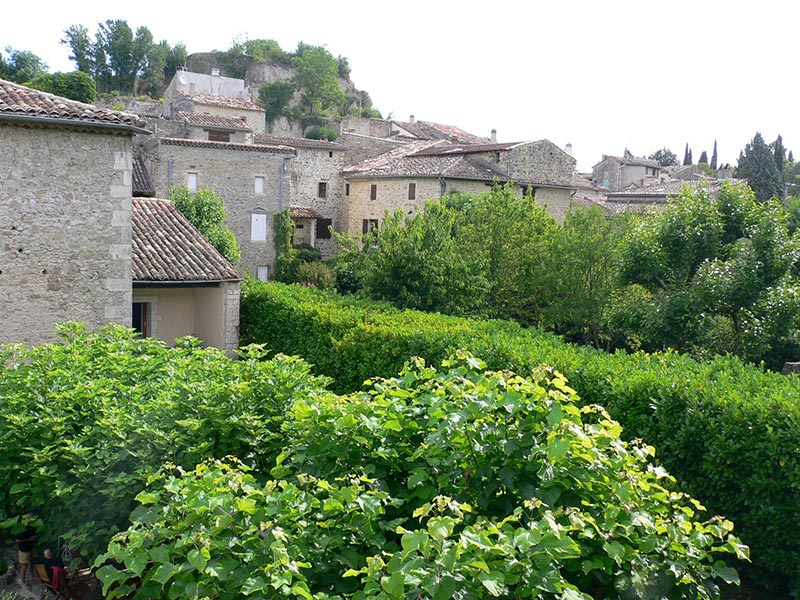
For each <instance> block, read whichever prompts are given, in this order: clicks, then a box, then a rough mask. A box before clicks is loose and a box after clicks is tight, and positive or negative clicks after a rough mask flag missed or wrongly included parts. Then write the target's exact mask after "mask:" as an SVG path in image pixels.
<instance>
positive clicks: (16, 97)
mask: <svg viewBox="0 0 800 600" xmlns="http://www.w3.org/2000/svg"><path fill="white" fill-rule="evenodd" d="M3 117H7V118H12V119H13V118H15V117H33V118H41V119H43V120H44V119H56V120H58V121H63V122H74V123H75V124H83V125H92V126H103V125H105V126H111V127H115V128H116V127H119V126H122V127H130V128H143V127H144V126H145V122H144V120H142V119H141V118H140V117H139V116H137V115H133V114H129V113H125V112H120V111H117V110H109V109H106V108H100V107H98V106H94V105H93V104H85V103H83V102H78V101H76V100H69V99H67V98H62V97H61V96H55V95H53V94H48V93H46V92H41V91H39V90H35V89H33V88H29V87H26V86H24V85H20V84H18V83H13V82H11V81H5V80H3V79H0V119H2V118H3Z"/></svg>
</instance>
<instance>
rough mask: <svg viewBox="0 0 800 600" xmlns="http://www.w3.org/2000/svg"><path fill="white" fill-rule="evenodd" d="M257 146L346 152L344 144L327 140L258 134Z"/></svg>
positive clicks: (256, 136)
mask: <svg viewBox="0 0 800 600" xmlns="http://www.w3.org/2000/svg"><path fill="white" fill-rule="evenodd" d="M255 141H256V144H278V145H280V146H292V147H293V148H313V149H319V150H344V149H345V147H344V146H343V145H342V144H337V143H336V142H326V141H325V140H309V139H306V138H293V137H282V136H278V135H269V134H267V133H257V134H256V135H255Z"/></svg>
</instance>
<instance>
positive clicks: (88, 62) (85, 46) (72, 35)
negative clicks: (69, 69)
mask: <svg viewBox="0 0 800 600" xmlns="http://www.w3.org/2000/svg"><path fill="white" fill-rule="evenodd" d="M61 43H62V44H65V45H67V46H69V48H70V51H71V52H72V54H71V55H70V57H69V59H70V60H71V61H73V62H74V63H75V66H76V67H77V69H78V71H81V72H83V73H88V74H90V75H91V74H93V73H94V72H95V62H94V58H95V57H94V50H93V47H92V41H91V39H90V38H89V30H88V29H87V28H86V27H85V26H84V25H70V26H69V27H68V28H67V29H66V30H65V31H64V38H63V39H62V40H61Z"/></svg>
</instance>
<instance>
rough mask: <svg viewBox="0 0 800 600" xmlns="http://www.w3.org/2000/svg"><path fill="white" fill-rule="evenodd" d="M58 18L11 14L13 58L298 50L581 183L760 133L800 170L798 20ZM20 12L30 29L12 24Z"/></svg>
mask: <svg viewBox="0 0 800 600" xmlns="http://www.w3.org/2000/svg"><path fill="white" fill-rule="evenodd" d="M125 4H126V6H123V3H111V2H108V1H107V0H104V1H102V2H100V1H96V0H88V1H87V0H82V1H81V2H69V3H57V4H56V3H52V4H50V3H48V6H47V8H46V9H43V10H41V11H37V12H36V13H35V14H34V13H33V12H32V11H28V10H25V12H24V14H23V7H24V5H22V4H19V3H17V5H16V6H17V7H19V8H9V9H6V10H4V13H5V14H4V17H3V19H2V20H0V47H1V48H5V47H7V46H11V47H13V48H14V49H19V50H30V51H32V52H34V53H35V54H37V55H39V56H40V57H41V58H42V59H43V60H44V61H45V62H46V63H47V64H48V66H49V67H50V70H51V71H57V70H60V71H71V70H74V65H73V64H72V63H71V62H70V61H69V58H68V57H69V49H68V48H67V46H64V45H61V44H60V43H59V40H61V38H62V37H63V32H64V30H65V29H66V28H67V27H69V26H70V25H72V24H82V25H85V26H86V27H88V28H89V30H90V32H92V33H93V32H94V31H95V30H96V27H97V23H98V22H100V21H105V20H107V19H124V20H126V21H127V22H128V24H129V25H130V26H131V28H132V29H134V30H135V29H136V27H139V26H142V25H145V26H147V27H148V28H149V29H150V31H151V32H152V33H153V37H154V38H155V39H156V41H160V40H164V39H165V40H167V41H168V42H169V43H170V44H171V45H174V44H176V43H178V42H183V43H185V44H186V47H187V50H188V51H189V53H193V52H205V51H210V50H215V49H216V50H225V49H227V48H229V47H230V45H231V43H232V42H233V40H234V39H237V38H238V39H255V38H267V39H274V40H277V41H278V43H279V44H280V45H281V47H282V48H283V49H284V50H287V51H292V50H294V49H295V48H296V47H297V43H298V42H299V41H303V42H305V43H307V44H312V45H325V46H326V47H327V49H328V50H329V51H330V52H331V53H332V54H333V55H334V56H338V55H342V56H345V57H347V59H348V60H349V62H350V66H351V68H352V74H351V78H352V79H353V81H354V83H355V85H356V86H357V87H358V88H359V89H363V90H366V91H367V92H369V94H370V95H371V97H372V100H373V104H374V105H375V107H376V108H378V110H380V111H381V112H382V114H383V115H384V117H386V116H388V115H392V117H393V118H396V119H399V120H408V118H409V115H411V114H413V115H415V116H416V118H417V119H418V120H426V121H435V122H439V123H447V124H451V125H457V126H459V127H462V128H463V129H466V130H467V131H470V132H472V133H475V134H478V135H484V136H487V137H488V136H489V134H490V131H491V129H497V135H498V140H499V141H503V142H510V141H523V140H536V139H541V138H547V139H549V140H551V141H553V142H554V143H556V144H557V145H559V146H560V147H562V148H564V147H565V146H566V144H567V143H571V144H572V147H573V152H574V155H575V157H576V159H577V160H578V168H579V169H580V170H582V171H586V170H590V169H591V167H592V165H593V164H595V163H596V162H598V161H599V160H600V159H601V158H602V155H603V154H614V155H621V154H622V153H623V151H624V150H625V148H628V149H629V150H630V151H631V152H633V153H634V154H635V155H637V156H644V155H648V154H650V153H652V152H654V151H656V150H658V149H659V148H662V147H665V146H666V147H667V148H669V149H671V150H672V151H673V152H675V154H677V155H678V159H679V160H682V159H683V155H684V148H685V145H686V144H687V143H688V144H689V147H690V148H691V149H692V154H693V158H694V160H695V162H697V160H698V158H699V157H700V154H701V152H702V151H703V150H706V151H707V152H708V156H709V159H710V157H711V152H712V149H713V145H714V140H715V139H716V140H717V142H718V152H719V162H720V163H724V162H730V163H731V164H733V165H735V164H736V160H737V158H738V156H739V152H740V150H742V149H743V148H744V146H745V144H747V143H748V142H749V141H750V140H751V139H752V138H753V136H754V135H755V133H756V132H757V131H759V132H761V134H762V135H763V136H764V138H765V139H766V140H767V141H768V142H771V141H773V140H774V139H775V138H776V137H777V135H778V134H782V135H783V140H784V144H785V145H786V147H787V148H788V149H790V150H794V153H795V155H796V156H797V158H800V111H798V108H797V106H798V94H797V92H798V87H800V85H799V84H798V81H800V74H798V69H797V64H798V51H800V43H798V41H797V40H798V31H800V20H798V17H800V4H797V3H795V2H786V3H782V2H778V1H777V0H760V1H758V2H746V3H745V2H735V3H734V2H728V1H725V2H716V1H714V2H711V1H707V0H706V1H702V0H701V1H694V2H691V1H684V0H678V1H675V0H663V1H662V2H647V1H645V2H642V1H640V0H632V1H617V0H608V1H606V2H599V1H597V0H586V1H579V0H572V1H570V0H545V1H539V0H522V1H520V0H516V1H506V0H494V1H488V2H487V1H484V2H480V3H477V2H475V3H473V2H464V1H463V0H462V1H459V2H451V1H443V0H427V1H425V2H423V1H419V0H406V1H405V2H374V1H372V2H348V1H347V0H341V1H340V2H332V1H326V2H317V1H313V2H312V1H306V2H303V1H301V0H295V1H294V2H280V3H277V2H275V3H273V2H269V1H265V0H261V1H260V2H253V3H251V2H244V1H240V2H236V3H234V4H227V3H224V2H223V3H215V4H206V5H204V6H201V5H199V4H196V5H191V6H192V8H188V7H189V6H190V5H189V4H187V3H182V2H180V3H178V2H175V3H168V2H163V1H160V2H153V1H150V0H139V1H138V2H132V3H130V4H127V3H125ZM15 11H17V12H18V13H19V14H18V16H16V17H15V16H14V14H15Z"/></svg>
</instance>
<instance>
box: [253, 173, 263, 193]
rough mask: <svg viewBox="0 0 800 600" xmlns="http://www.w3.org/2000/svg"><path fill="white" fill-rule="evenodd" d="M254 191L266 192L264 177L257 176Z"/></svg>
mask: <svg viewBox="0 0 800 600" xmlns="http://www.w3.org/2000/svg"><path fill="white" fill-rule="evenodd" d="M254 186H255V187H254V191H255V193H256V194H263V193H264V178H263V177H256V178H255V183H254Z"/></svg>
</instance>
